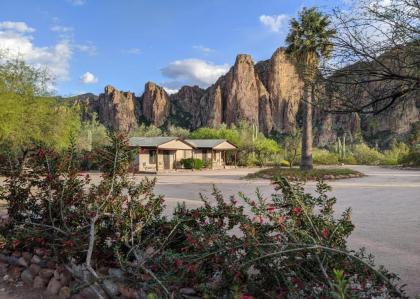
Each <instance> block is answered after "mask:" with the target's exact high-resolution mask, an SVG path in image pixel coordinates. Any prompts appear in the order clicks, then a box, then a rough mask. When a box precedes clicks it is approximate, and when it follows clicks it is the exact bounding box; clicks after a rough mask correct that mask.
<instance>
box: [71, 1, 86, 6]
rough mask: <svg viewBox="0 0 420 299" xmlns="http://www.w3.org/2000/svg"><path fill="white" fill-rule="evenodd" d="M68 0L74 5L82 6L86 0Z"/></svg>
mask: <svg viewBox="0 0 420 299" xmlns="http://www.w3.org/2000/svg"><path fill="white" fill-rule="evenodd" d="M68 1H69V2H70V3H71V4H73V5H75V6H82V5H84V4H85V3H86V0H68Z"/></svg>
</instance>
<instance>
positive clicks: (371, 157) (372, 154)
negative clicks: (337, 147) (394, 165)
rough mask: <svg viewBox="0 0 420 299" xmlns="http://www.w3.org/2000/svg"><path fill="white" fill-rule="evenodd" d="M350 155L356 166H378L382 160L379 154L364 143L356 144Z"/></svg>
mask: <svg viewBox="0 0 420 299" xmlns="http://www.w3.org/2000/svg"><path fill="white" fill-rule="evenodd" d="M352 154H353V156H354V158H355V159H356V161H357V163H358V164H365V165H379V164H381V162H382V161H383V159H384V155H383V154H382V153H381V152H379V151H378V150H376V149H374V148H371V147H369V146H368V145H366V144H364V143H362V144H356V145H355V146H354V147H353V149H352Z"/></svg>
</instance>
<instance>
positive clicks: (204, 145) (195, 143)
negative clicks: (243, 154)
mask: <svg viewBox="0 0 420 299" xmlns="http://www.w3.org/2000/svg"><path fill="white" fill-rule="evenodd" d="M185 142H186V143H188V144H190V145H191V146H192V147H193V148H194V149H193V158H195V159H201V160H203V162H204V165H206V166H207V167H208V168H212V169H218V168H224V167H226V166H227V165H228V164H233V165H236V150H237V149H238V147H237V146H236V145H234V144H233V143H231V142H229V141H227V140H225V139H186V140H185ZM228 154H229V157H228ZM228 158H230V159H228ZM229 162H230V163H229Z"/></svg>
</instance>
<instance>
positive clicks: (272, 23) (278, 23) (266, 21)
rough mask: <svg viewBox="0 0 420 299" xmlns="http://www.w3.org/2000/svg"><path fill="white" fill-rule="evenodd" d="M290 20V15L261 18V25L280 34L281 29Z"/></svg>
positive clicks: (264, 16) (263, 16)
mask: <svg viewBox="0 0 420 299" xmlns="http://www.w3.org/2000/svg"><path fill="white" fill-rule="evenodd" d="M288 19H289V16H288V15H273V16H267V15H262V16H260V22H261V24H263V25H264V26H266V27H267V28H268V29H270V31H272V32H279V31H280V28H281V27H282V26H283V25H284V24H285V23H286V22H287V20H288Z"/></svg>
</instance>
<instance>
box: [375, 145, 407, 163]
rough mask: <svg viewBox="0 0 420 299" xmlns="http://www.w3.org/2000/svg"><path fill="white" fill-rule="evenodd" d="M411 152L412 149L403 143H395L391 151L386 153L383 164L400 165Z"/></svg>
mask: <svg viewBox="0 0 420 299" xmlns="http://www.w3.org/2000/svg"><path fill="white" fill-rule="evenodd" d="M409 151H410V148H409V147H408V146H407V145H406V144H405V143H403V142H394V143H393V144H392V145H391V147H390V149H388V150H385V151H384V158H383V160H382V164H385V165H398V164H399V163H400V162H401V159H403V157H404V156H406V155H407V154H408V153H409Z"/></svg>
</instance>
